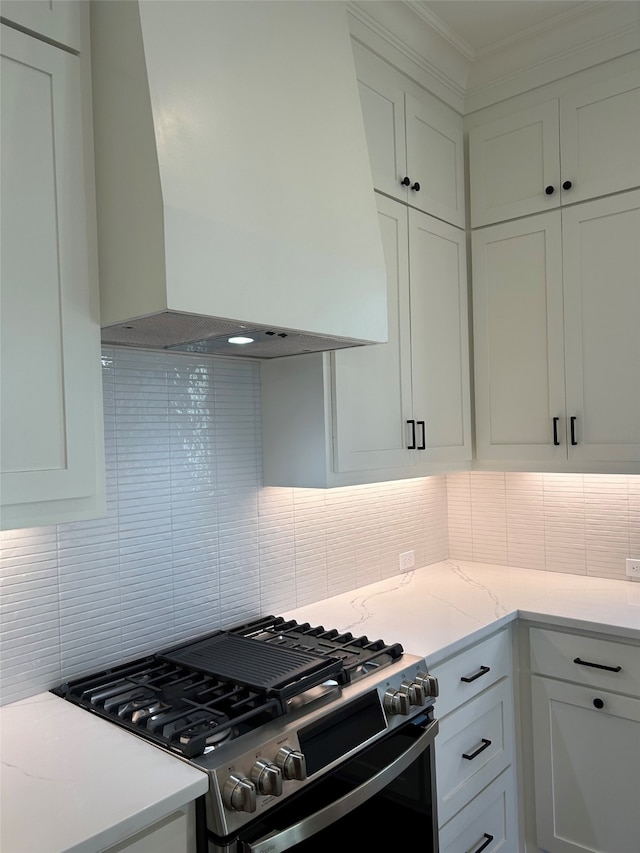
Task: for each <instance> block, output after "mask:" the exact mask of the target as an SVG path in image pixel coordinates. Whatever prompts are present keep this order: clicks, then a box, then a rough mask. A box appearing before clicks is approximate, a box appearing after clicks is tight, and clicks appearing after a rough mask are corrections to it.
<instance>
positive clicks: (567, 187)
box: [562, 181, 573, 190]
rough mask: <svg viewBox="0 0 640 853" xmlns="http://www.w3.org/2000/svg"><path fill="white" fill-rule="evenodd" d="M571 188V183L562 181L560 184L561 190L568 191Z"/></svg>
mask: <svg viewBox="0 0 640 853" xmlns="http://www.w3.org/2000/svg"><path fill="white" fill-rule="evenodd" d="M572 186H573V184H572V183H571V181H564V182H563V184H562V189H563V190H570V189H571V187H572Z"/></svg>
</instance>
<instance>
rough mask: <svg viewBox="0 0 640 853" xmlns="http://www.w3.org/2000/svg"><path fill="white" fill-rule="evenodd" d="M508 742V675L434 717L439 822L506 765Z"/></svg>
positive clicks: (510, 731)
mask: <svg viewBox="0 0 640 853" xmlns="http://www.w3.org/2000/svg"><path fill="white" fill-rule="evenodd" d="M512 743H513V700H512V696H511V680H510V679H504V680H503V681H501V682H500V683H499V684H496V685H494V686H493V687H492V688H491V689H490V690H487V691H486V692H485V693H483V694H482V695H480V696H478V697H477V698H476V699H475V700H474V701H473V702H469V703H467V704H466V705H464V706H463V707H462V708H459V709H458V710H457V711H454V712H453V713H452V714H449V716H448V717H446V718H445V719H444V720H441V721H440V732H439V734H438V737H437V739H436V786H437V793H438V820H439V823H440V825H441V826H442V825H444V824H445V823H446V822H447V821H448V820H449V819H450V818H451V817H453V815H454V814H455V813H456V812H458V811H459V810H460V809H461V808H462V807H463V806H464V805H466V803H468V802H469V801H470V800H471V799H472V798H473V797H475V796H476V795H477V794H479V793H480V791H481V790H482V789H483V788H485V787H486V786H487V785H488V784H489V782H491V780H492V779H494V778H495V777H496V776H497V775H498V774H499V773H501V772H502V771H503V770H505V769H506V768H507V767H508V766H509V764H511V760H512V752H513V747H512Z"/></svg>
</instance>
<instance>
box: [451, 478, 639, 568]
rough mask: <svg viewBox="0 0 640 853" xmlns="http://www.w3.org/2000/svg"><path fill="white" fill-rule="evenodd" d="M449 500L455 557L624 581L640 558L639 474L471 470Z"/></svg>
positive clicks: (453, 481)
mask: <svg viewBox="0 0 640 853" xmlns="http://www.w3.org/2000/svg"><path fill="white" fill-rule="evenodd" d="M447 497H448V529H449V555H450V557H451V558H453V559H457V560H476V561H478V562H489V563H494V564H497V565H510V566H515V567H520V568H525V569H541V570H545V571H553V572H566V573H569V574H583V575H584V574H588V575H593V576H596V577H609V578H617V579H619V580H623V579H625V559H626V557H634V556H637V555H638V554H639V553H640V476H637V475H629V476H625V475H600V474H541V473H506V474H500V473H499V474H491V475H487V474H485V473H482V472H473V473H468V472H465V473H460V474H449V475H448V476H447ZM505 531H506V546H505V539H504V534H505Z"/></svg>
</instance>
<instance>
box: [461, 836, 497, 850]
mask: <svg viewBox="0 0 640 853" xmlns="http://www.w3.org/2000/svg"><path fill="white" fill-rule="evenodd" d="M482 837H483V838H484V839H485V840H484V841H483V842H482V844H481V845H480V847H476V849H475V850H467V853H482V851H483V850H484V848H485V847H487V846H488V845H489V844H491V842H492V841H493V835H489V833H488V832H485V833H484V835H483V836H482Z"/></svg>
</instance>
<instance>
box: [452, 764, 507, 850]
mask: <svg viewBox="0 0 640 853" xmlns="http://www.w3.org/2000/svg"><path fill="white" fill-rule="evenodd" d="M514 791H515V780H514V778H513V770H512V769H511V768H509V769H508V770H505V771H504V773H502V774H500V776H498V778H497V779H496V780H495V781H494V782H492V783H491V785H489V787H488V788H485V789H484V791H482V792H481V793H480V794H478V796H477V797H476V798H475V799H474V800H472V801H471V802H470V803H469V804H468V805H466V806H465V807H464V808H463V809H462V810H461V811H460V812H458V814H457V815H456V816H455V817H454V818H452V819H451V820H450V821H449V822H448V823H447V825H446V826H444V827H443V828H442V829H441V830H440V833H439V836H440V853H480V851H483V853H497V851H498V850H500V851H501V853H518V824H517V812H516V801H515V794H514Z"/></svg>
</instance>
